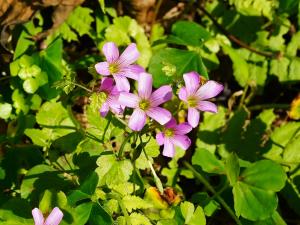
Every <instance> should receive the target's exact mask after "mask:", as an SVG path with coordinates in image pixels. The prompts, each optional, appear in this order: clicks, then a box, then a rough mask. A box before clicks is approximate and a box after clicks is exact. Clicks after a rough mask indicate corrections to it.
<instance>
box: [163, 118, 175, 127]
mask: <svg viewBox="0 0 300 225" xmlns="http://www.w3.org/2000/svg"><path fill="white" fill-rule="evenodd" d="M176 126H177V123H176V120H175V118H174V117H172V118H171V119H170V121H169V122H167V123H166V124H165V127H166V128H175V127H176Z"/></svg>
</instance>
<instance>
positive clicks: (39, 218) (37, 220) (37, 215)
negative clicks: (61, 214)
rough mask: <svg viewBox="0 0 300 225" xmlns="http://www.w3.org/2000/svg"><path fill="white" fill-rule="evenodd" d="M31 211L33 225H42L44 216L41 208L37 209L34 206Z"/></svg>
mask: <svg viewBox="0 0 300 225" xmlns="http://www.w3.org/2000/svg"><path fill="white" fill-rule="evenodd" d="M31 213H32V216H33V220H34V224H35V225H44V216H43V213H42V212H41V210H39V209H38V208H34V209H33V210H32V211H31Z"/></svg>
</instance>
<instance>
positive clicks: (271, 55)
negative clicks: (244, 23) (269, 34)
mask: <svg viewBox="0 0 300 225" xmlns="http://www.w3.org/2000/svg"><path fill="white" fill-rule="evenodd" d="M198 7H199V8H198V9H197V11H198V13H199V12H201V11H202V12H203V13H204V14H205V15H206V16H207V17H208V18H209V19H210V20H211V21H212V22H213V23H214V25H215V26H216V27H217V28H218V29H219V30H220V31H221V32H222V33H223V34H225V36H226V37H227V38H228V39H229V40H231V41H232V42H234V43H236V44H237V45H239V46H241V47H243V48H245V49H248V50H249V51H251V52H254V53H256V54H258V55H262V56H265V57H268V58H279V57H280V55H281V53H280V52H264V51H260V50H258V49H256V48H253V47H251V46H250V45H248V44H246V43H245V42H243V41H241V40H240V39H238V38H237V37H236V36H234V35H232V34H230V33H229V32H228V31H227V30H226V29H225V28H224V27H222V26H221V25H220V24H219V23H218V21H217V20H216V19H215V18H214V17H213V16H212V15H211V14H210V13H209V12H208V11H207V10H206V9H205V8H204V7H203V6H201V5H199V6H198Z"/></svg>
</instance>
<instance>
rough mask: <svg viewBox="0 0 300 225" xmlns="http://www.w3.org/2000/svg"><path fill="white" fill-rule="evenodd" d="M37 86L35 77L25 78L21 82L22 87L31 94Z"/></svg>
mask: <svg viewBox="0 0 300 225" xmlns="http://www.w3.org/2000/svg"><path fill="white" fill-rule="evenodd" d="M38 88H39V82H38V81H37V80H36V79H35V78H31V77H30V78H27V79H26V80H25V81H24V83H23V89H24V91H26V92H27V93H29V94H33V93H35V92H36V90H37V89H38Z"/></svg>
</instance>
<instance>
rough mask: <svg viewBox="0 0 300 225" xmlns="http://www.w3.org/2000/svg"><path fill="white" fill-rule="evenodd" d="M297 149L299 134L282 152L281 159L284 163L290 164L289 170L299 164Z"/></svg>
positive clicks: (299, 141) (299, 139) (299, 144)
mask: <svg viewBox="0 0 300 225" xmlns="http://www.w3.org/2000/svg"><path fill="white" fill-rule="evenodd" d="M299 149H300V135H297V136H296V137H294V138H293V140H291V141H290V142H289V143H288V144H287V146H286V147H285V150H284V152H283V161H284V163H288V164H290V165H292V167H291V168H290V169H291V170H293V169H295V168H297V166H298V165H299V164H300V155H299Z"/></svg>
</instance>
